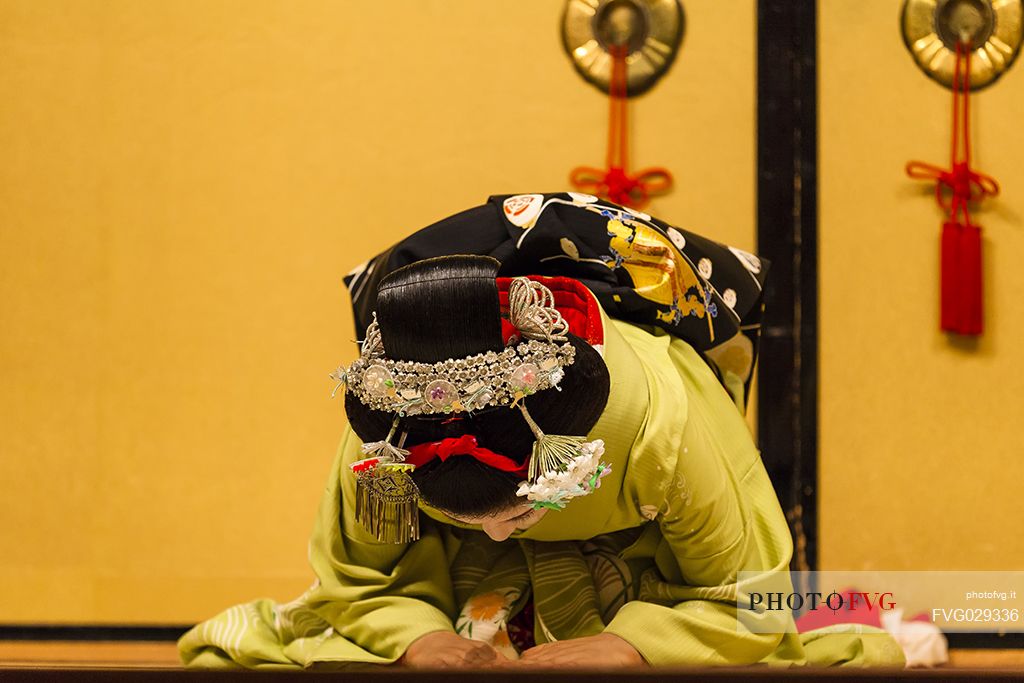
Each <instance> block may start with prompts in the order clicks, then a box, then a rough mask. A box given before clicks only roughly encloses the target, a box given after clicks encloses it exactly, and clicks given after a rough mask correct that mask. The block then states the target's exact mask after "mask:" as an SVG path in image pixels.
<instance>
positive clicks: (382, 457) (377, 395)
mask: <svg viewBox="0 0 1024 683" xmlns="http://www.w3.org/2000/svg"><path fill="white" fill-rule="evenodd" d="M508 299H509V322H510V323H512V325H513V326H514V327H515V328H516V329H517V330H518V331H519V333H520V335H521V336H522V340H521V342H520V343H519V344H516V345H512V346H508V347H507V348H505V349H504V351H500V352H495V351H488V352H486V353H480V354H475V355H472V356H468V357H466V358H459V359H453V358H449V359H447V360H444V361H440V362H437V363H419V362H411V361H403V360H397V359H390V358H387V357H386V356H385V354H384V345H383V343H382V341H381V334H380V329H379V327H378V325H377V320H376V317H374V320H373V322H371V323H370V326H369V327H368V328H367V330H366V338H365V340H364V341H363V343H362V345H361V351H360V356H359V358H357V359H356V360H355V361H353V362H352V364H351V365H350V366H348V367H347V368H345V367H339V368H338V369H337V370H335V371H334V372H332V373H331V374H330V378H331V379H333V380H334V381H335V382H336V383H337V384H336V386H335V388H334V392H337V390H338V389H339V388H340V387H345V390H346V391H349V392H351V393H352V394H353V396H354V397H355V398H357V399H358V400H359V401H360V402H361V403H363V404H364V405H367V406H369V407H370V408H373V409H375V410H382V411H386V412H391V413H394V414H395V419H394V422H393V424H392V428H391V431H390V433H389V434H388V436H387V437H386V438H385V439H384V440H383V441H378V442H373V443H372V444H364V446H363V452H364V453H365V454H366V455H368V456H369V457H367V458H364V459H362V460H360V461H359V462H356V463H353V464H352V466H351V468H352V471H353V473H354V474H355V476H356V520H357V521H358V522H360V523H361V524H363V526H364V527H366V529H367V530H369V531H370V532H371V533H372V534H373V535H374V536H375V537H376V538H377V539H378V540H381V541H384V542H391V543H404V542H407V541H411V540H416V539H417V538H419V523H418V514H417V510H418V507H417V506H418V500H419V490H418V489H417V487H416V484H415V483H414V482H413V480H412V477H411V476H409V475H410V473H411V472H412V470H413V469H415V466H414V465H412V464H409V463H407V462H405V456H406V455H408V451H405V450H404V449H403V448H402V445H403V443H402V442H404V434H403V436H402V438H401V440H400V441H399V445H398V446H397V447H395V446H392V445H391V440H392V439H393V438H394V436H395V433H396V432H397V430H398V425H399V420H400V418H402V417H405V416H407V415H423V414H427V415H429V414H437V413H441V414H447V413H452V412H460V411H474V410H480V409H482V408H487V407H491V406H507V407H509V408H514V409H518V410H519V411H520V412H521V413H522V415H523V419H525V420H526V423H527V425H528V426H529V427H530V430H531V431H532V432H533V435H534V437H535V439H536V440H535V441H534V444H533V450H532V452H531V455H530V462H529V467H528V472H527V479H526V481H523V482H521V483H520V485H519V489H518V490H517V492H516V495H518V496H520V497H525V498H526V499H527V500H528V501H530V502H531V503H532V507H533V508H534V509H540V508H548V509H555V510H560V509H562V508H564V507H565V505H566V503H567V502H568V501H570V500H572V499H573V498H578V497H580V496H585V495H589V494H590V493H592V492H593V491H594V490H596V489H597V488H598V487H600V485H601V479H602V478H603V477H604V476H606V475H607V474H608V473H609V472H610V471H611V467H610V466H609V465H608V464H606V463H603V462H601V456H602V455H603V454H604V442H603V441H601V440H600V439H597V440H594V441H587V440H586V438H585V437H582V436H563V435H559V434H545V433H544V432H543V431H542V430H541V428H540V427H539V426H538V425H537V423H536V422H535V421H534V420H533V418H532V417H531V416H530V413H529V411H528V410H527V409H526V404H525V402H524V401H523V399H524V398H525V397H526V396H529V395H531V394H534V393H536V392H538V391H543V390H545V389H552V388H554V389H556V390H559V391H560V390H561V389H560V388H559V387H558V383H559V382H560V381H561V380H562V378H563V377H564V376H565V370H564V368H566V367H568V366H569V365H572V364H573V362H574V361H575V353H576V349H575V347H573V345H572V344H570V343H569V342H568V339H567V337H566V333H567V332H568V331H569V325H568V323H567V322H566V321H565V319H564V318H563V317H562V314H561V313H559V311H558V310H557V309H556V308H555V299H554V295H553V294H552V293H551V290H550V289H548V288H547V287H545V286H544V285H542V284H541V283H539V282H534V281H533V280H530V279H529V278H526V277H518V278H514V279H513V280H512V281H511V283H510V284H509V289H508ZM334 392H332V394H331V395H332V396H333V395H334Z"/></svg>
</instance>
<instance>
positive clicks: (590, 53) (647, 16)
mask: <svg viewBox="0 0 1024 683" xmlns="http://www.w3.org/2000/svg"><path fill="white" fill-rule="evenodd" d="M684 26H685V16H684V14H683V6H682V4H681V3H680V2H679V0H568V2H566V5H565V13H564V14H563V16H562V44H563V45H564V46H565V51H566V52H567V53H568V55H569V58H570V59H571V60H572V63H573V65H574V66H575V67H576V70H577V71H578V72H579V73H580V75H581V76H583V78H584V79H586V80H587V81H588V82H589V83H592V84H593V85H594V86H596V87H597V88H598V89H600V90H602V91H604V92H606V93H607V92H609V83H610V82H611V73H612V55H611V50H612V49H613V48H616V47H625V48H626V50H627V56H626V67H627V74H628V78H627V82H626V92H627V94H628V96H630V97H632V96H634V95H639V94H642V93H643V92H645V91H646V90H648V89H650V87H651V86H652V85H654V83H655V82H657V80H658V79H659V78H660V77H661V76H662V75H663V74H665V72H667V71H668V68H669V67H670V66H671V65H672V61H673V60H674V59H675V56H676V53H677V52H678V51H679V45H680V43H681V42H682V40H683V29H684Z"/></svg>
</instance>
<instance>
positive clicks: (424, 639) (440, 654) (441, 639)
mask: <svg viewBox="0 0 1024 683" xmlns="http://www.w3.org/2000/svg"><path fill="white" fill-rule="evenodd" d="M400 663H401V664H403V665H404V666H408V667H412V668H414V669H451V668H459V669H485V668H490V667H496V666H507V665H508V663H509V660H508V658H507V657H505V655H503V654H501V653H500V652H498V651H497V650H495V649H494V648H493V647H491V646H490V645H488V644H487V643H481V642H477V641H473V640H468V639H467V638H463V637H462V636H460V635H458V634H457V633H452V632H451V631H435V632H434V633H428V634H426V635H425V636H420V637H419V638H417V639H416V640H414V641H413V643H412V645H410V646H409V647H408V649H406V651H405V654H404V655H402V659H401V660H400Z"/></svg>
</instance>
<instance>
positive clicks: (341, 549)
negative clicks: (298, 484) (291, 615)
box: [308, 428, 455, 661]
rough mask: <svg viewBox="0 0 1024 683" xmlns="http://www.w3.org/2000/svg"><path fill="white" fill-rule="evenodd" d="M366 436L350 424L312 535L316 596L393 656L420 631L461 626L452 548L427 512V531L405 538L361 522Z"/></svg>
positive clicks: (346, 632)
mask: <svg viewBox="0 0 1024 683" xmlns="http://www.w3.org/2000/svg"><path fill="white" fill-rule="evenodd" d="M360 443H361V442H360V440H359V438H358V436H356V435H355V434H354V433H353V432H352V431H351V428H346V431H345V436H344V438H343V439H342V442H341V445H340V446H339V449H338V455H337V457H336V458H335V461H334V467H333V470H332V473H331V479H330V481H329V482H328V486H327V490H326V491H325V493H324V497H323V500H322V502H321V504H320V509H319V512H318V516H317V520H316V524H315V527H314V531H313V536H312V539H311V540H310V547H309V559H310V563H311V564H312V566H313V570H314V572H315V573H316V576H317V578H318V583H319V585H318V586H316V587H315V588H314V589H313V591H312V592H311V594H310V595H309V597H308V600H309V605H310V607H312V608H313V609H314V610H315V611H316V613H317V614H318V615H319V616H320V617H322V618H323V619H324V620H325V621H327V622H328V623H329V624H331V626H333V628H334V630H335V632H336V633H337V634H338V635H340V636H342V637H344V638H346V639H348V640H350V641H351V642H353V643H355V644H356V645H358V646H359V647H361V648H363V649H365V650H367V651H369V652H371V653H373V654H375V655H378V656H380V657H382V658H384V659H387V660H391V661H393V660H396V659H398V658H399V657H401V656H402V654H403V653H404V652H405V650H406V648H408V646H409V645H410V644H411V643H412V642H413V641H414V640H416V639H417V638H419V637H420V636H422V635H424V634H427V633H430V632H433V631H453V630H454V629H453V626H452V620H453V617H454V614H455V607H454V598H453V595H452V587H451V579H450V577H449V572H448V564H449V563H448V555H447V553H446V548H445V542H444V538H445V536H444V535H442V533H441V530H440V529H439V525H438V524H437V523H435V522H434V521H433V520H431V519H429V518H427V517H426V516H424V515H421V516H420V528H421V537H420V539H419V540H418V541H414V542H411V543H405V544H382V543H379V542H378V541H376V540H375V539H374V538H373V537H372V536H371V535H370V534H369V533H368V532H367V531H365V530H364V529H363V528H362V526H361V525H359V524H357V523H356V521H355V518H354V505H353V501H354V500H355V477H353V476H352V474H351V471H350V470H349V465H350V464H351V463H352V462H355V461H356V460H358V459H359V458H360V457H361V454H360Z"/></svg>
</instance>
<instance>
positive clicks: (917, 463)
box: [818, 0, 1024, 570]
mask: <svg viewBox="0 0 1024 683" xmlns="http://www.w3.org/2000/svg"><path fill="white" fill-rule="evenodd" d="M818 7H819V13H820V25H819V26H820V28H819V59H820V61H819V67H820V76H819V95H820V100H819V115H820V119H819V120H820V130H819V140H820V167H819V173H820V192H821V194H820V210H821V214H820V230H821V232H820V246H821V262H820V281H821V284H820V287H821V301H820V310H821V404H820V405H821V425H820V427H821V441H820V446H821V459H820V491H819V493H820V500H819V503H820V508H819V510H820V515H821V526H820V559H821V564H822V568H825V569H842V570H847V569H964V570H966V569H975V570H983V569H988V570H1000V569H1020V568H1021V566H1022V564H1024V540H1022V536H1021V534H1020V533H1019V532H1018V530H1017V529H1016V526H1017V523H1018V522H1019V520H1020V516H1021V509H1022V507H1021V500H1020V496H1019V493H1020V482H1021V481H1024V458H1022V457H1021V456H1022V455H1024V437H1022V436H1021V433H1020V426H1021V424H1022V423H1024V400H1022V396H1024V372H1022V371H1021V366H1020V363H1021V354H1020V351H1019V349H1018V346H1019V344H1020V340H1021V338H1022V337H1024V316H1021V315H1020V311H1021V302H1022V298H1024V270H1022V269H1021V268H1020V267H1019V261H1020V255H1021V254H1024V165H1022V164H1021V162H1020V160H1021V157H1022V156H1024V135H1022V134H1021V130H1020V112H1021V111H1022V110H1024V68H1022V67H1021V66H1020V64H1018V65H1016V66H1015V67H1013V68H1012V69H1011V70H1010V71H1009V72H1008V73H1007V74H1005V75H1004V76H1003V78H1002V79H1001V80H1000V81H998V82H997V83H995V84H994V85H993V86H991V87H990V88H989V89H987V90H984V91H982V92H980V93H979V94H978V95H977V96H975V97H974V98H973V100H972V103H971V107H972V119H973V121H972V123H973V145H974V162H975V165H976V166H977V167H978V168H980V169H981V170H983V171H985V172H987V173H990V174H991V175H993V176H995V177H996V179H998V180H999V181H1000V182H1001V183H1002V186H1003V196H1001V197H999V198H997V199H995V200H990V201H986V202H985V204H984V205H983V207H982V210H981V211H979V212H977V213H976V214H975V218H976V219H977V221H978V222H980V223H981V225H982V226H983V227H984V235H985V242H984V249H985V253H984V258H985V264H984V268H985V280H984V287H985V306H986V311H985V325H986V329H985V333H984V336H982V337H981V338H980V339H979V340H977V341H976V342H972V341H966V340H963V339H955V338H950V337H947V336H946V335H945V334H943V333H941V332H940V331H939V295H938V294H939V235H940V230H941V222H942V214H941V213H940V211H939V209H938V207H937V206H936V205H935V200H934V198H933V195H932V194H931V193H932V191H933V190H932V188H933V187H934V186H930V185H928V184H926V183H922V182H920V181H913V180H910V179H908V178H907V177H906V176H905V175H904V171H903V166H904V164H905V163H906V162H907V161H909V160H911V159H921V160H924V161H929V162H933V163H937V164H939V165H942V166H946V165H947V164H948V162H949V139H950V137H949V136H950V106H951V105H950V99H951V94H950V92H949V91H948V90H946V89H944V88H942V87H940V86H939V85H937V84H935V83H934V82H932V81H930V80H929V79H928V78H926V77H925V76H924V75H923V74H922V73H921V72H920V71H919V70H918V68H917V66H916V65H915V64H914V62H913V60H912V59H911V57H910V55H909V53H908V52H907V50H906V49H905V48H904V46H903V42H902V39H901V38H900V33H899V30H900V29H899V16H900V3H896V2H891V1H889V0H870V1H866V2H838V1H837V2H833V1H832V0H820V2H819V3H818Z"/></svg>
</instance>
